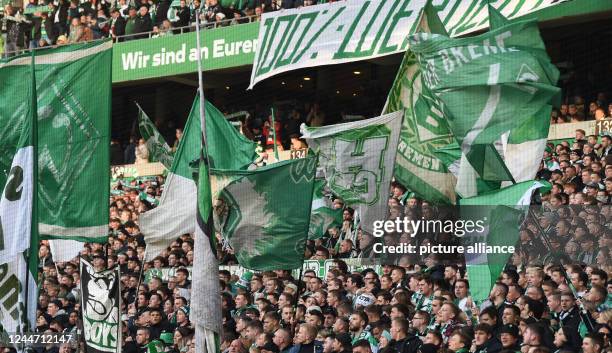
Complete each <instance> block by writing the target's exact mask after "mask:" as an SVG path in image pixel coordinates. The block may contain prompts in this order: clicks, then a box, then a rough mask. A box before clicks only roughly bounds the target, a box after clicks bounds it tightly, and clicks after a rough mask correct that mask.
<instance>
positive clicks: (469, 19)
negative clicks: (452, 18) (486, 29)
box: [454, 2, 488, 32]
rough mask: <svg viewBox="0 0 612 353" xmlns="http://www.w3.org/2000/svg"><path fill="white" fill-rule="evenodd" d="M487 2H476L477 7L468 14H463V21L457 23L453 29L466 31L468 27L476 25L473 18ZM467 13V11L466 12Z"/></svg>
mask: <svg viewBox="0 0 612 353" xmlns="http://www.w3.org/2000/svg"><path fill="white" fill-rule="evenodd" d="M474 5H476V4H472V7H471V8H470V10H472V9H473V7H474ZM487 5H488V4H487V3H486V2H481V3H479V4H477V6H478V7H477V8H476V10H475V11H472V13H471V15H470V16H467V15H466V16H465V17H464V18H463V19H464V21H462V23H460V24H459V25H458V27H456V29H454V30H455V31H457V32H466V31H469V30H470V29H472V28H474V27H476V25H477V24H478V23H475V22H473V20H474V18H475V17H476V16H477V15H478V14H479V13H480V12H481V11H482V10H483V9H484V8H485V7H486V6H487ZM468 13H469V12H468ZM485 18H487V16H485Z"/></svg>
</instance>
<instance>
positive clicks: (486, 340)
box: [471, 324, 502, 353]
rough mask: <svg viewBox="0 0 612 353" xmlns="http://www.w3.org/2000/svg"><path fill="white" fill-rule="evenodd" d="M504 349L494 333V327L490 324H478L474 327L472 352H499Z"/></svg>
mask: <svg viewBox="0 0 612 353" xmlns="http://www.w3.org/2000/svg"><path fill="white" fill-rule="evenodd" d="M501 350H502V344H501V342H499V340H498V339H497V337H495V336H494V335H493V328H492V327H491V325H488V324H478V325H476V327H474V341H473V343H472V350H471V351H472V352H475V353H497V352H499V351H501Z"/></svg>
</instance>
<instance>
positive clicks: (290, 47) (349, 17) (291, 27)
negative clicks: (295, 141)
mask: <svg viewBox="0 0 612 353" xmlns="http://www.w3.org/2000/svg"><path fill="white" fill-rule="evenodd" d="M426 2H427V0H370V1H364V0H348V1H340V2H333V3H327V4H322V5H317V6H310V7H302V8H300V9H292V10H284V11H276V12H271V13H267V14H264V15H263V17H262V19H261V24H260V27H259V38H258V39H257V43H259V45H258V47H257V52H256V54H255V62H254V63H253V71H252V72H251V85H250V87H249V88H253V86H254V85H255V84H256V83H257V82H259V81H261V80H264V79H266V78H268V77H271V76H274V75H277V74H279V73H282V72H286V71H291V70H296V69H301V68H305V67H312V66H321V65H331V64H340V63H345V62H350V61H357V60H365V59H371V58H375V57H380V56H384V55H389V54H395V53H400V52H404V51H406V49H407V47H408V40H407V36H408V34H410V33H414V31H415V29H416V26H417V18H418V16H419V13H420V11H421V9H422V8H423V7H424V6H425V4H426ZM562 2H564V0H561V1H559V0H496V1H491V3H492V5H493V6H494V7H495V8H496V9H498V10H499V11H500V12H501V13H502V14H503V15H504V16H505V17H506V18H510V19H512V18H517V17H521V16H524V15H526V14H529V13H532V12H535V11H538V10H541V9H544V8H547V7H550V6H554V5H557V4H560V3H562ZM487 4H488V1H483V0H433V5H434V7H435V8H436V10H437V11H438V13H439V16H440V17H441V19H442V22H443V23H444V26H445V27H446V30H447V31H448V33H449V34H450V35H451V36H453V37H456V36H461V35H465V34H468V33H471V32H474V31H477V30H480V29H483V28H486V27H487V26H488V14H487Z"/></svg>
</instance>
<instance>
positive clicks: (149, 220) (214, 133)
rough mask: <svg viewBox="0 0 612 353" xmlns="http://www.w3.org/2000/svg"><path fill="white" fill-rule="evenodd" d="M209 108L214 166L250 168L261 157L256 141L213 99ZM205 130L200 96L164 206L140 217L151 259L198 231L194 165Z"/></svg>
mask: <svg viewBox="0 0 612 353" xmlns="http://www.w3.org/2000/svg"><path fill="white" fill-rule="evenodd" d="M205 107H206V138H207V143H208V146H207V148H208V157H209V159H210V163H211V165H212V166H214V167H215V168H220V169H246V168H248V167H249V165H251V164H252V163H253V161H255V159H256V158H257V154H256V153H255V147H256V144H255V143H254V142H253V141H250V140H249V139H247V138H246V137H245V136H244V135H242V134H240V133H239V132H238V130H236V128H234V127H233V126H232V125H231V124H230V123H229V122H228V121H227V120H226V119H225V117H224V116H223V113H221V112H220V111H219V110H218V109H217V108H215V106H214V105H212V104H211V103H210V102H206V104H205ZM201 133H202V129H201V124H200V100H199V98H197V97H196V99H195V101H194V103H193V106H192V107H191V112H190V113H189V117H188V119H187V123H186V124H185V129H184V131H183V138H182V139H181V142H180V143H179V147H178V149H177V151H176V154H175V155H174V161H173V163H172V167H171V168H170V172H169V173H168V178H167V179H166V183H165V184H164V193H163V194H162V197H161V200H160V205H159V206H158V207H156V208H154V209H153V210H150V211H147V212H145V213H143V214H142V215H141V216H140V230H141V231H142V234H144V236H145V239H146V241H147V259H150V260H152V259H153V258H154V257H155V256H157V255H159V253H160V252H162V251H163V250H164V249H166V247H168V245H170V243H171V242H172V239H174V237H176V235H177V234H186V233H193V232H194V231H195V226H194V224H195V223H194V222H193V220H194V219H195V216H196V214H195V209H196V193H197V188H196V183H195V182H194V180H193V168H192V164H193V162H194V161H195V162H197V161H198V159H199V156H200V149H201V137H200V135H201Z"/></svg>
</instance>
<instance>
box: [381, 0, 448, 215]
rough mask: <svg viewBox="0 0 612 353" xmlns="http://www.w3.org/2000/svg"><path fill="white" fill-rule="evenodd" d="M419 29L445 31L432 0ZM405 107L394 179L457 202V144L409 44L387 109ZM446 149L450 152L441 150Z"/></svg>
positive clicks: (428, 195) (422, 194)
mask: <svg viewBox="0 0 612 353" xmlns="http://www.w3.org/2000/svg"><path fill="white" fill-rule="evenodd" d="M416 30H417V31H418V32H432V33H439V34H446V30H445V29H444V25H443V24H442V23H441V22H440V19H439V18H438V16H437V15H436V13H435V10H434V9H433V7H432V6H431V4H429V3H428V4H427V5H426V6H425V7H424V9H423V10H422V11H421V14H420V19H419V26H418V27H417V29H416ZM395 111H403V112H404V120H403V122H402V128H401V133H400V142H399V145H398V151H397V157H396V161H395V173H394V176H395V179H396V180H398V181H399V182H400V183H402V184H403V185H404V186H406V187H408V188H409V189H410V190H412V191H413V192H415V193H417V194H418V195H419V196H420V197H422V198H424V199H426V200H429V201H432V202H439V203H445V204H454V203H455V182H456V179H455V175H453V173H452V165H453V163H455V161H456V160H457V159H458V155H459V154H460V153H458V146H457V145H456V143H455V140H454V139H453V136H452V134H451V132H450V130H449V128H448V124H447V119H446V117H445V115H444V109H443V108H442V106H441V104H440V102H439V100H438V99H437V97H436V96H435V95H434V94H433V93H432V92H431V90H430V89H429V88H428V86H427V84H426V82H425V81H424V80H423V75H422V69H421V67H420V65H419V63H418V62H417V60H416V57H415V55H414V53H413V52H412V51H411V50H410V49H408V51H407V52H406V54H405V55H404V59H403V61H402V64H401V66H400V68H399V71H398V73H397V76H396V78H395V82H394V83H393V87H392V88H391V91H390V92H389V97H388V98H387V104H386V105H385V108H384V109H383V113H389V112H395ZM439 149H445V152H448V153H439V152H438V150H439Z"/></svg>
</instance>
